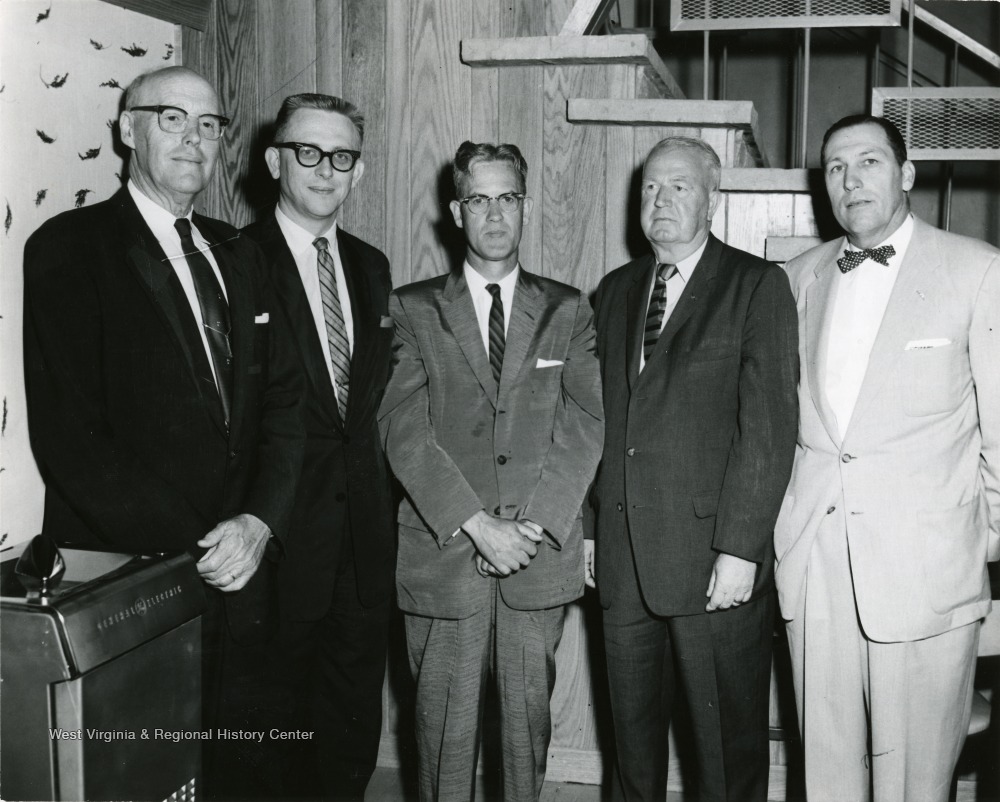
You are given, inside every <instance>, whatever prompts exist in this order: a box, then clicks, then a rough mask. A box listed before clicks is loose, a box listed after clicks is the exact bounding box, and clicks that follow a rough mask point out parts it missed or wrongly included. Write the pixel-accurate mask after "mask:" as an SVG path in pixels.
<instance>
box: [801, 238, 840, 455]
mask: <svg viewBox="0 0 1000 802" xmlns="http://www.w3.org/2000/svg"><path fill="white" fill-rule="evenodd" d="M840 242H842V240H836V241H835V243H833V245H834V247H832V248H830V249H829V251H828V252H824V254H823V255H822V256H821V257H820V259H819V261H818V263H817V265H816V267H815V269H814V273H815V276H816V279H815V280H814V281H813V282H811V283H810V284H809V286H808V287H806V326H805V329H806V342H805V354H806V361H807V364H806V373H807V376H808V380H809V389H810V391H811V394H812V399H813V404H814V405H815V407H816V411H817V412H818V413H819V417H820V420H822V421H823V426H824V427H826V431H827V434H829V435H830V439H832V440H833V442H834V443H836V444H837V445H840V429H839V428H838V426H837V418H836V416H835V415H834V413H833V408H832V407H831V406H830V404H829V402H828V401H827V398H826V392H825V390H824V388H825V386H826V385H825V382H824V378H825V377H826V354H827V350H828V343H829V341H830V324H831V321H832V319H833V303H834V300H835V299H836V293H835V290H836V287H837V282H836V278H837V275H838V273H837V262H836V256H837V253H838V251H839V250H840Z"/></svg>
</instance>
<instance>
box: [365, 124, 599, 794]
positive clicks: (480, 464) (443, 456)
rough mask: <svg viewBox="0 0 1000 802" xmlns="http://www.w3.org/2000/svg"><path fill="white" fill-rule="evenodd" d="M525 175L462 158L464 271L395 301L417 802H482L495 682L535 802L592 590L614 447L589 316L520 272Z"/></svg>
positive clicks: (459, 204) (396, 439)
mask: <svg viewBox="0 0 1000 802" xmlns="http://www.w3.org/2000/svg"><path fill="white" fill-rule="evenodd" d="M527 171H528V165H527V164H526V162H525V161H524V158H523V157H522V156H521V152H520V151H519V150H518V149H517V147H516V146H514V145H505V144H501V145H491V144H474V143H472V142H464V143H462V145H461V147H459V149H458V152H457V154H456V155H455V161H454V163H453V177H454V183H455V192H456V199H455V200H453V201H452V202H451V213H452V216H453V217H454V219H455V224H456V225H457V226H458V227H459V228H460V229H461V230H462V232H463V233H464V234H465V240H466V251H465V254H466V258H465V263H464V265H462V266H461V267H460V268H459V269H457V270H455V271H453V272H451V273H449V274H445V275H441V276H437V277H435V278H431V279H428V280H426V281H419V282H417V283H415V284H410V285H409V286H406V287H403V288H401V289H399V290H396V291H395V292H394V293H393V294H392V296H391V297H390V299H389V309H390V311H391V313H392V317H393V318H394V320H395V321H396V336H395V343H394V345H393V357H392V375H391V377H390V379H389V383H388V386H387V387H386V391H385V398H384V399H383V401H382V406H381V408H380V410H379V427H380V428H381V430H382V434H383V437H384V438H385V446H386V453H387V455H388V457H389V462H390V463H391V465H392V469H393V471H394V472H395V473H396V476H398V477H399V480H400V482H401V483H402V484H403V489H404V490H405V491H406V498H405V499H404V501H403V503H402V504H401V505H400V510H399V561H398V566H399V569H398V578H397V588H398V594H399V606H400V607H401V608H402V610H403V611H404V612H405V613H406V642H407V649H408V651H409V656H410V666H411V668H412V671H413V675H414V678H415V679H416V683H417V699H416V730H417V755H418V770H419V777H420V799H421V800H423V801H424V802H432V800H433V801H434V802H438V801H439V800H440V801H441V802H444V801H445V800H454V801H455V802H458V801H459V800H462V802H464V801H465V800H469V799H472V797H473V796H474V793H475V783H476V756H477V755H478V751H479V736H480V732H479V725H480V722H481V720H482V716H481V711H482V704H483V698H484V693H485V683H486V681H487V678H488V677H489V676H490V675H492V680H493V683H494V685H495V687H496V688H497V692H498V699H499V707H500V718H501V740H502V755H501V762H502V767H503V799H504V800H505V802H527V801H528V800H533V799H535V800H537V799H538V797H539V794H540V793H541V790H542V781H543V779H544V777H545V764H546V758H547V750H548V742H549V733H550V729H551V726H550V719H549V697H550V696H551V694H552V688H553V685H554V683H555V649H556V646H557V645H558V643H559V638H560V636H561V634H562V628H563V613H564V609H565V605H566V604H567V603H568V602H571V601H573V600H574V599H576V598H578V597H579V596H581V595H582V594H583V588H584V554H583V523H582V517H581V504H582V502H583V497H584V495H585V493H586V491H587V487H588V485H589V484H590V480H591V478H592V477H593V475H594V469H595V468H596V467H597V460H598V458H599V457H600V453H601V442H602V440H603V436H604V420H603V415H602V412H601V380H600V375H599V373H598V366H597V357H596V355H595V353H594V328H593V322H592V321H593V313H592V312H591V309H590V304H589V303H588V302H587V297H586V296H585V295H583V294H582V293H581V292H580V291H579V290H577V289H574V288H573V287H570V286H567V285H566V284H561V283H559V282H558V281H553V280H552V279H550V278H544V277H542V276H538V275H535V274H533V273H529V272H528V271H527V270H526V269H525V266H523V265H521V264H520V262H519V257H518V252H519V248H520V243H521V232H522V230H523V226H524V224H525V223H526V222H527V221H528V217H529V215H530V213H531V206H532V203H531V198H530V197H525V190H526V186H525V180H526V175H527ZM557 268H558V269H560V270H565V269H567V268H566V266H565V265H552V266H551V269H557Z"/></svg>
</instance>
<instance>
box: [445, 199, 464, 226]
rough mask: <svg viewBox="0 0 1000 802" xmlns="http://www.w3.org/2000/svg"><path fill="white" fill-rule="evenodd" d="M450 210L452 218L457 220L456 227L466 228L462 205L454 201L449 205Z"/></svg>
mask: <svg viewBox="0 0 1000 802" xmlns="http://www.w3.org/2000/svg"><path fill="white" fill-rule="evenodd" d="M448 208H449V209H451V216H452V217H454V218H455V225H456V226H458V227H459V228H465V226H464V225H462V204H461V203H459V202H458V201H457V200H453V201H452V202H451V203H449V204H448Z"/></svg>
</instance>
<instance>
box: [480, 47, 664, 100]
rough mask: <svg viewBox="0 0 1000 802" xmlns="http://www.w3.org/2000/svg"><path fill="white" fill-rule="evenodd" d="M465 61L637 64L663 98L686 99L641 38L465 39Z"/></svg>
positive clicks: (494, 64) (484, 63) (489, 63)
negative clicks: (644, 71) (643, 69)
mask: <svg viewBox="0 0 1000 802" xmlns="http://www.w3.org/2000/svg"><path fill="white" fill-rule="evenodd" d="M462 61H463V62H464V63H466V64H468V65H469V66H471V67H504V66H507V67H523V66H530V65H546V64H551V65H557V66H561V65H573V64H638V65H639V66H641V67H644V68H645V69H646V72H647V74H648V76H649V78H650V79H651V80H652V82H653V83H654V85H655V86H656V87H657V88H658V89H659V91H660V93H661V94H662V95H664V96H665V97H671V98H683V97H684V93H683V92H682V91H681V88H680V87H679V86H678V85H677V81H675V80H674V76H673V75H671V74H670V71H669V70H668V69H667V66H666V65H665V64H664V63H663V60H662V59H661V58H660V56H659V54H658V53H657V52H656V50H655V49H654V48H653V44H652V42H650V41H649V39H647V38H646V37H645V36H642V35H641V34H629V35H625V36H617V35H616V36H522V37H515V38H510V39H464V40H463V41H462Z"/></svg>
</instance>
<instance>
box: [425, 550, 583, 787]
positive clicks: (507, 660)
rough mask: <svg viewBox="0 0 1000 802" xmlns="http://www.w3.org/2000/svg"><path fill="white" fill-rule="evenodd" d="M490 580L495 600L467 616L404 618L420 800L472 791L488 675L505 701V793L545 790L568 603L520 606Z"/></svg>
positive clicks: (501, 701)
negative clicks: (557, 656)
mask: <svg viewBox="0 0 1000 802" xmlns="http://www.w3.org/2000/svg"><path fill="white" fill-rule="evenodd" d="M528 570H530V568H529V569H528ZM484 581H489V582H490V583H491V584H492V586H493V587H492V592H491V598H490V603H489V604H487V605H486V606H484V608H483V609H482V610H480V611H479V612H477V613H476V614H474V615H472V616H471V617H469V618H462V619H445V618H428V617H424V616H419V615H412V614H409V613H408V614H407V615H406V642H407V650H408V652H409V656H410V669H411V670H412V672H413V676H414V679H415V680H416V683H417V698H416V722H417V723H416V736H417V756H418V766H419V777H420V799H421V800H422V802H432V801H433V802H469V800H471V799H473V797H474V796H475V786H476V763H477V761H478V757H479V742H480V735H481V728H482V714H483V699H484V690H485V689H484V685H485V682H486V681H487V677H488V676H489V675H490V674H492V675H493V680H494V682H495V683H496V689H497V697H498V702H499V708H500V730H501V731H500V740H501V767H502V773H503V799H504V800H505V802H529V800H533V799H535V800H537V799H538V797H539V795H540V794H541V792H542V783H543V781H544V780H545V764H546V758H547V750H548V746H549V736H550V734H551V729H552V725H551V719H550V716H549V698H550V697H551V696H552V689H553V687H554V686H555V681H556V661H555V651H556V647H557V646H558V645H559V639H560V638H561V637H562V630H563V619H564V615H565V608H564V607H562V606H559V607H553V608H551V609H548V610H514V609H511V608H510V607H508V606H507V605H506V604H504V602H503V599H502V597H501V595H500V593H499V592H498V589H497V584H498V583H499V582H502V581H503V580H502V579H490V580H484Z"/></svg>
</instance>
